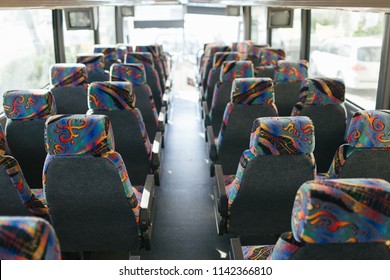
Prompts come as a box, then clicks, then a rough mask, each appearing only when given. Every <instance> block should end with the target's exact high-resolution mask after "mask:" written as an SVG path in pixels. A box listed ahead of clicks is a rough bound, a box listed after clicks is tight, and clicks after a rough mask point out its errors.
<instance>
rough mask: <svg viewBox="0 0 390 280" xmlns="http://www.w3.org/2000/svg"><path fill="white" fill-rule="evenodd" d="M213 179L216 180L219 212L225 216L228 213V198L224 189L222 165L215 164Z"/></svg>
mask: <svg viewBox="0 0 390 280" xmlns="http://www.w3.org/2000/svg"><path fill="white" fill-rule="evenodd" d="M215 180H216V182H217V197H216V199H217V200H218V210H219V214H220V215H221V216H222V217H224V218H227V217H228V216H229V214H228V198H227V195H226V189H225V178H224V176H223V170H222V166H221V165H219V164H216V165H215Z"/></svg>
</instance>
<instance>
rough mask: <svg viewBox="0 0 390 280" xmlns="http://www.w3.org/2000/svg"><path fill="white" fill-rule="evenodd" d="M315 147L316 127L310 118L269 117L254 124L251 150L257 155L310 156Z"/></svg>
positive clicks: (257, 120) (259, 119)
mask: <svg viewBox="0 0 390 280" xmlns="http://www.w3.org/2000/svg"><path fill="white" fill-rule="evenodd" d="M314 145H315V138H314V126H313V123H312V121H311V119H310V118H308V117H302V116H299V117H267V118H258V119H256V120H255V121H254V123H253V126H252V132H251V137H250V148H251V149H252V150H253V151H254V152H255V153H256V154H257V155H275V156H279V155H300V154H310V153H312V152H313V151H314Z"/></svg>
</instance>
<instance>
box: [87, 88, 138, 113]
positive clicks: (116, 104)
mask: <svg viewBox="0 0 390 280" xmlns="http://www.w3.org/2000/svg"><path fill="white" fill-rule="evenodd" d="M88 108H89V109H92V110H94V109H95V110H96V109H103V110H130V109H133V108H135V95H134V93H133V85H132V84H131V83H130V82H95V83H92V84H90V85H89V90H88Z"/></svg>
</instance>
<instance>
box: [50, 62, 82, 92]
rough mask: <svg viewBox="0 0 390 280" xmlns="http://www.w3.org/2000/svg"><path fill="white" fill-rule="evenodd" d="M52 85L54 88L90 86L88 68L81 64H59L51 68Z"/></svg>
mask: <svg viewBox="0 0 390 280" xmlns="http://www.w3.org/2000/svg"><path fill="white" fill-rule="evenodd" d="M50 77H51V85H52V86H54V87H68V86H69V87H76V86H83V87H87V86H88V84H87V83H88V74H87V68H86V66H85V65H84V64H81V63H57V64H53V65H52V66H51V67H50Z"/></svg>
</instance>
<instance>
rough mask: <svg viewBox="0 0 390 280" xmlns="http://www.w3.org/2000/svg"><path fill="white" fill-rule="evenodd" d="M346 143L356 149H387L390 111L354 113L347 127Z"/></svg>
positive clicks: (388, 145) (389, 139)
mask: <svg viewBox="0 0 390 280" xmlns="http://www.w3.org/2000/svg"><path fill="white" fill-rule="evenodd" d="M347 141H348V143H349V144H350V145H351V146H353V147H356V148H374V147H376V148H389V147H390V110H367V111H360V112H357V113H355V115H354V116H353V118H352V120H351V123H350V125H349V129H348V139H347Z"/></svg>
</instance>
